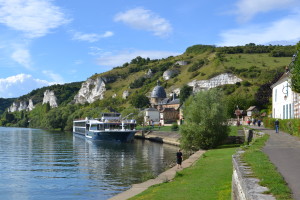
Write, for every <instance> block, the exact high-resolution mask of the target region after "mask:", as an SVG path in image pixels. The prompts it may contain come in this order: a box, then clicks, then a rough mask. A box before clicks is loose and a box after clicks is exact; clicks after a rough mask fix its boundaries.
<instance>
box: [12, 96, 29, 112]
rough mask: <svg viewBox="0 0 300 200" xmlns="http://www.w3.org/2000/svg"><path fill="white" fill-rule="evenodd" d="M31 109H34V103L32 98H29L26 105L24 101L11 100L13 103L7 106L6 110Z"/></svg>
mask: <svg viewBox="0 0 300 200" xmlns="http://www.w3.org/2000/svg"><path fill="white" fill-rule="evenodd" d="M32 109H34V105H33V102H32V99H29V104H28V105H27V102H26V101H21V102H13V104H12V105H11V106H10V107H9V108H8V112H16V111H22V110H27V111H31V110H32Z"/></svg>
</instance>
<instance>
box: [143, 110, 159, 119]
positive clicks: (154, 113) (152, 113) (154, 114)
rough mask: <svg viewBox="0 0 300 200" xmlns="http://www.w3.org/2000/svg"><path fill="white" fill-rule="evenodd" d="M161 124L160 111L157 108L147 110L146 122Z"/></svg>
mask: <svg viewBox="0 0 300 200" xmlns="http://www.w3.org/2000/svg"><path fill="white" fill-rule="evenodd" d="M150 120H152V122H154V123H155V122H159V111H158V110H157V109H155V108H148V109H146V110H145V122H146V123H147V122H149V121H150Z"/></svg>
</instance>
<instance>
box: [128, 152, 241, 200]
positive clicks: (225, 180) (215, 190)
mask: <svg viewBox="0 0 300 200" xmlns="http://www.w3.org/2000/svg"><path fill="white" fill-rule="evenodd" d="M235 150H236V148H235V147H234V148H223V149H214V150H209V151H207V152H206V153H205V154H204V155H203V156H202V157H201V158H200V159H199V160H198V161H197V163H196V164H195V165H194V166H192V167H190V168H187V169H184V170H183V171H180V172H178V173H177V175H176V177H175V179H174V180H173V181H171V182H167V183H162V184H159V185H155V186H152V187H150V188H149V189H148V190H146V191H144V192H143V193H141V194H139V195H137V196H135V197H133V198H131V200H139V199H149V200H150V199H151V200H152V199H155V200H160V199H161V200H166V199H172V200H176V199H180V200H181V199H189V200H193V199H195V200H201V199H203V200H209V199H213V200H217V199H219V200H221V199H228V200H229V199H231V176H232V162H231V156H232V154H234V153H235Z"/></svg>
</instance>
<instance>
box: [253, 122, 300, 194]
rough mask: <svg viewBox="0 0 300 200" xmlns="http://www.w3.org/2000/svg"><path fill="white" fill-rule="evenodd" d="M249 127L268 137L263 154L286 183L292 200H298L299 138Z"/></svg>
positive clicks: (299, 186) (299, 190) (261, 128)
mask: <svg viewBox="0 0 300 200" xmlns="http://www.w3.org/2000/svg"><path fill="white" fill-rule="evenodd" d="M250 127H251V128H253V129H258V130H260V131H261V132H264V133H267V134H269V135H270V138H269V140H268V141H267V142H266V145H265V147H264V148H263V152H264V153H266V154H267V155H268V156H269V159H270V161H271V162H272V163H273V164H274V165H275V166H276V167H277V170H278V171H279V172H280V173H281V175H282V176H283V178H284V179H285V181H286V182H287V183H288V186H289V188H290V189H291V190H292V193H293V198H294V199H296V200H300V138H298V137H295V136H291V135H290V134H287V133H284V132H282V131H279V133H275V130H271V129H267V128H264V127H257V126H250Z"/></svg>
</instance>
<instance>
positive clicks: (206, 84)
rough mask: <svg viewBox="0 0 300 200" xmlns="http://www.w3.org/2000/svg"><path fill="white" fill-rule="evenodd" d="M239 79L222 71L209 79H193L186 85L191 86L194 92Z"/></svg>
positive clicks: (235, 81) (239, 80) (233, 82)
mask: <svg viewBox="0 0 300 200" xmlns="http://www.w3.org/2000/svg"><path fill="white" fill-rule="evenodd" d="M241 81H243V80H242V79H240V78H238V77H237V76H235V75H233V74H229V73H224V74H220V75H218V76H215V77H213V78H211V79H209V80H201V81H196V80H194V81H192V82H189V83H188V85H189V86H191V87H193V92H194V93H195V92H199V91H201V90H207V89H211V88H214V87H218V86H221V85H226V84H235V83H237V82H241Z"/></svg>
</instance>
